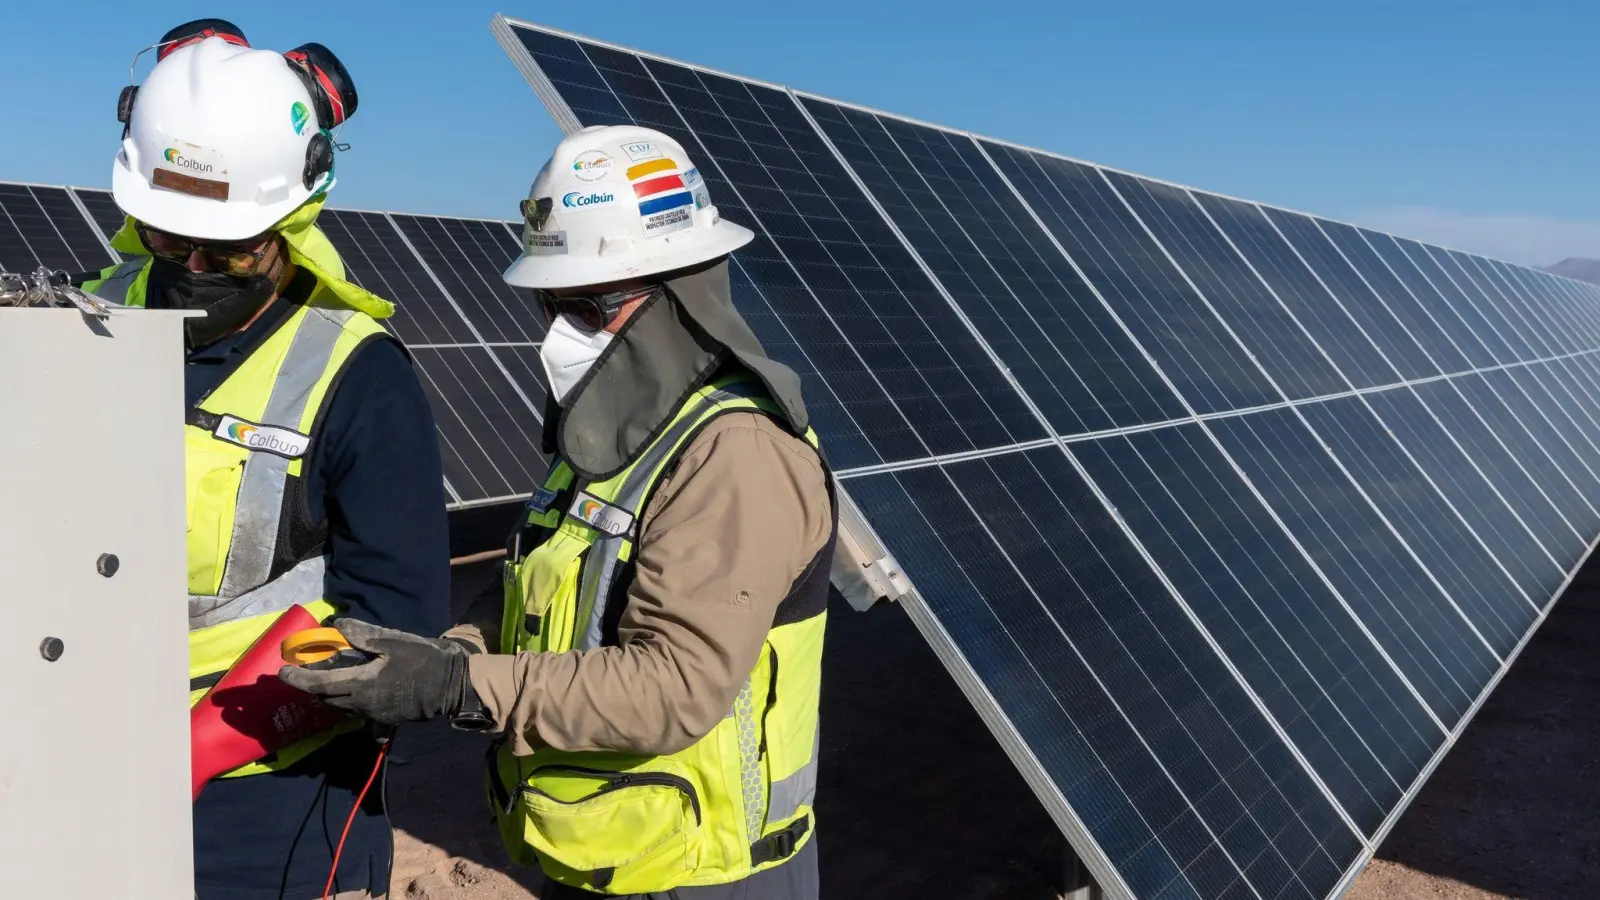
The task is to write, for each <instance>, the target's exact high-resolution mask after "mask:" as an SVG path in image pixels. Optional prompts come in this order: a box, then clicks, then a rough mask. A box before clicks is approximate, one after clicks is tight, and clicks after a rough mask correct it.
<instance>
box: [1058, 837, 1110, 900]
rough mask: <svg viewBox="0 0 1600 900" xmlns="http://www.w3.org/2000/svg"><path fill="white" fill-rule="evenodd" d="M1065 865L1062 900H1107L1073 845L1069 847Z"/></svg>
mask: <svg viewBox="0 0 1600 900" xmlns="http://www.w3.org/2000/svg"><path fill="white" fill-rule="evenodd" d="M1065 863H1066V866H1065V868H1064V870H1063V872H1062V874H1063V876H1064V880H1063V881H1062V885H1061V898H1060V900H1105V896H1106V895H1105V892H1103V891H1101V890H1100V885H1098V884H1095V883H1094V877H1093V876H1092V875H1090V874H1089V870H1088V868H1087V867H1085V866H1084V864H1083V860H1082V859H1079V858H1078V851H1076V850H1074V849H1072V845H1071V844H1068V845H1067V857H1066V860H1065Z"/></svg>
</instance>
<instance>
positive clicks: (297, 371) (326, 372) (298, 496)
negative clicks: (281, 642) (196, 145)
mask: <svg viewBox="0 0 1600 900" xmlns="http://www.w3.org/2000/svg"><path fill="white" fill-rule="evenodd" d="M149 263H150V260H149V258H147V257H146V258H139V259H135V260H131V261H129V262H125V263H122V264H120V265H116V266H111V267H109V268H107V269H105V270H103V271H102V272H101V273H100V274H101V277H100V278H99V279H97V280H94V281H90V282H88V283H86V284H85V285H84V289H85V290H87V291H90V292H91V293H94V294H96V295H97V296H99V297H101V298H102V299H105V300H108V301H110V302H114V303H119V304H122V305H125V306H144V304H145V285H146V283H147V281H148V278H149V272H148V267H149ZM320 287H321V286H320V285H319V291H318V292H317V293H315V294H313V297H312V299H311V301H310V302H307V303H304V304H301V305H300V306H299V307H297V308H296V309H295V310H294V312H292V313H290V314H289V316H288V317H287V318H286V319H285V320H284V322H283V323H282V324H281V325H279V326H278V327H277V328H276V329H275V330H274V331H273V332H272V334H271V335H269V336H268V337H267V339H266V340H265V341H263V342H262V343H261V344H260V346H258V347H256V348H255V349H254V350H253V351H251V353H250V355H249V356H248V357H247V358H246V359H245V361H244V362H243V363H242V364H240V366H239V367H238V368H237V369H236V370H235V371H234V372H233V373H232V374H231V375H229V376H228V377H227V379H225V380H224V381H223V382H222V384H220V385H218V386H217V387H216V388H215V389H214V390H213V391H212V392H211V393H210V394H208V395H207V396H206V397H205V398H204V399H202V400H201V401H200V402H199V404H197V405H196V406H194V407H193V408H191V409H189V410H188V413H187V416H186V421H185V423H184V430H183V433H184V434H183V439H184V460H185V465H184V470H185V489H186V491H185V494H186V500H187V520H186V521H187V525H188V552H189V691H190V693H189V703H190V705H191V706H193V705H194V704H195V703H197V702H199V700H200V698H201V697H202V696H204V695H205V692H206V691H207V690H209V689H210V688H211V687H212V685H214V684H216V683H217V681H219V680H220V679H221V678H222V676H223V674H225V673H226V672H227V670H228V669H229V668H230V667H231V666H232V665H233V664H234V662H235V661H237V660H238V658H239V657H240V656H241V655H243V654H244V652H245V651H246V650H248V649H250V645H251V644H253V643H255V641H256V639H257V638H259V637H260V636H261V635H262V634H263V633H264V632H265V631H266V630H267V629H268V628H269V627H271V625H272V623H273V621H275V620H276V619H277V617H278V615H279V614H280V613H282V612H283V611H284V610H286V609H288V608H289V607H290V606H292V605H294V604H300V605H302V606H305V607H306V608H307V609H308V610H310V612H311V614H312V615H313V616H316V617H317V618H318V619H319V620H323V621H326V620H327V619H328V618H331V617H332V616H333V615H335V614H336V613H338V612H340V611H341V610H340V609H339V607H338V606H336V605H335V604H333V603H331V602H329V601H328V600H327V599H325V598H324V597H323V579H324V575H325V572H326V568H327V557H326V556H325V551H326V535H325V534H319V533H316V531H317V529H316V528H315V527H314V526H313V527H305V526H308V525H312V523H305V522H302V521H300V518H299V517H300V516H301V513H300V511H301V510H302V509H304V498H303V492H304V490H305V488H304V482H303V481H302V480H301V479H302V469H303V466H304V464H305V461H306V459H307V458H308V457H309V456H310V455H311V454H313V453H314V452H315V448H316V447H317V446H318V442H319V440H320V437H321V435H320V434H319V433H318V429H319V427H320V425H321V423H322V411H323V408H324V407H325V406H326V405H327V401H328V399H329V397H330V396H331V394H332V388H333V385H334V384H335V383H337V381H338V378H339V376H340V374H341V373H342V372H343V371H344V367H345V365H346V364H347V363H348V362H349V361H350V359H351V357H352V356H353V355H354V354H355V352H356V350H357V348H359V347H361V346H363V345H364V344H365V343H366V342H367V341H369V340H388V339H392V338H391V337H390V335H389V333H388V332H387V331H386V330H384V328H383V326H382V325H380V324H378V322H377V321H376V320H374V319H373V318H371V317H370V316H368V315H366V314H365V313H361V312H357V311H355V310H352V309H345V308H329V307H324V306H319V305H318V304H317V300H318V298H319V296H320V295H321V290H320ZM291 517H293V518H291ZM296 526H300V527H296ZM360 727H362V723H361V722H360V721H359V720H351V721H350V722H348V723H346V724H344V725H341V726H339V727H338V728H335V729H332V730H329V731H325V732H323V733H321V734H318V735H314V736H312V737H310V738H306V739H305V740H302V741H299V742H296V743H294V744H292V745H290V746H288V747H285V748H282V749H280V750H278V751H277V752H276V753H274V754H272V755H271V756H269V757H267V758H266V759H263V760H258V761H256V762H253V763H249V764H247V765H244V766H241V767H240V768H237V769H234V770H232V771H230V772H227V773H225V774H224V775H222V776H221V777H224V778H232V777H239V776H243V775H254V774H259V773H262V772H270V771H274V770H277V769H282V768H285V767H288V766H290V765H293V764H294V763H295V762H298V761H299V760H301V759H303V758H304V757H305V756H306V755H307V754H309V753H311V752H312V751H314V750H316V749H318V748H319V747H322V746H323V745H325V744H327V743H328V741H330V740H332V739H333V737H334V736H335V735H337V734H340V733H342V732H344V731H350V730H354V729H357V728H360Z"/></svg>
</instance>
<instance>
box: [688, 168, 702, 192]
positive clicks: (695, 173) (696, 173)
mask: <svg viewBox="0 0 1600 900" xmlns="http://www.w3.org/2000/svg"><path fill="white" fill-rule="evenodd" d="M683 183H684V186H685V187H687V188H689V189H690V190H693V189H695V188H697V187H699V186H700V185H702V184H705V179H704V178H701V177H700V170H699V169H690V170H689V171H687V172H685V173H683Z"/></svg>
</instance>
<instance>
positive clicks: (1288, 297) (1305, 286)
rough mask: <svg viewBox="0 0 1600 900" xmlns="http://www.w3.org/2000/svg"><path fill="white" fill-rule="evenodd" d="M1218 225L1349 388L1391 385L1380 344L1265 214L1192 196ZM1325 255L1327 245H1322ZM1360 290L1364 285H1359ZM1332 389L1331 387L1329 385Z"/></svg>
mask: <svg viewBox="0 0 1600 900" xmlns="http://www.w3.org/2000/svg"><path fill="white" fill-rule="evenodd" d="M1194 199H1195V201H1196V202H1198V203H1199V204H1200V206H1201V207H1202V208H1204V209H1205V211H1206V214H1207V215H1209V216H1210V217H1211V220H1212V221H1213V222H1214V223H1215V224H1216V226H1217V228H1218V229H1220V230H1221V231H1222V233H1223V234H1224V235H1225V236H1226V237H1227V239H1228V240H1229V241H1230V242H1232V244H1233V246H1234V247H1235V248H1236V249H1237V250H1238V252H1239V253H1240V254H1242V255H1243V257H1244V259H1245V260H1246V261H1248V263H1249V264H1250V267H1251V268H1252V269H1254V270H1255V272H1256V273H1257V274H1258V275H1259V276H1260V277H1261V279H1262V280H1263V281H1265V282H1266V284H1267V286H1268V287H1269V288H1270V289H1271V290H1272V293H1273V294H1274V295H1275V296H1276V297H1277V299H1278V300H1279V301H1280V302H1281V303H1283V305H1284V307H1285V308H1286V309H1287V310H1288V312H1289V313H1290V314H1291V315H1292V316H1293V317H1294V318H1295V320H1296V321H1297V322H1299V324H1300V326H1301V327H1303V328H1304V329H1305V330H1306V332H1307V334H1308V336H1309V337H1310V339H1311V341H1312V342H1314V343H1315V344H1316V345H1317V347H1318V349H1319V350H1320V351H1321V352H1322V353H1325V354H1327V357H1328V360H1329V361H1330V362H1331V363H1332V365H1333V367H1334V368H1335V369H1336V370H1338V373H1339V374H1340V375H1341V376H1342V377H1343V379H1344V386H1347V387H1349V388H1352V389H1359V388H1368V387H1375V386H1377V385H1380V384H1389V383H1392V382H1393V381H1394V380H1395V378H1396V377H1397V375H1396V373H1395V369H1394V367H1393V366H1391V365H1390V364H1389V362H1388V360H1386V359H1385V358H1384V355H1383V352H1382V350H1381V349H1380V348H1379V344H1378V343H1377V342H1376V341H1374V339H1373V338H1372V336H1371V335H1369V334H1367V333H1366V332H1364V331H1363V330H1361V327H1360V325H1359V323H1358V322H1357V321H1356V320H1355V319H1353V318H1352V316H1351V314H1350V313H1348V312H1346V311H1345V309H1344V307H1343V306H1341V305H1340V302H1339V299H1338V297H1337V295H1336V294H1335V293H1334V290H1335V288H1334V287H1333V286H1330V285H1327V284H1324V283H1323V282H1322V281H1321V280H1320V278H1319V276H1318V274H1317V273H1316V272H1315V271H1313V270H1312V269H1311V268H1310V267H1309V266H1308V265H1307V263H1306V261H1305V260H1303V259H1301V258H1300V256H1299V255H1298V254H1297V253H1296V252H1295V249H1294V248H1293V247H1291V246H1290V245H1289V243H1288V241H1286V240H1284V238H1283V236H1282V235H1281V234H1279V233H1278V231H1277V230H1276V229H1275V228H1273V226H1272V222H1271V221H1270V220H1268V219H1267V216H1266V214H1265V213H1263V212H1262V211H1261V210H1260V209H1258V208H1257V207H1255V206H1252V205H1250V204H1248V203H1244V202H1242V201H1239V200H1230V199H1228V198H1225V197H1215V196H1211V195H1208V194H1200V193H1196V194H1194ZM1322 249H1323V250H1324V252H1327V253H1330V255H1331V251H1330V250H1329V248H1322ZM1363 289H1364V288H1363ZM1330 390H1332V388H1330Z"/></svg>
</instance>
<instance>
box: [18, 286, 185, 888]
mask: <svg viewBox="0 0 1600 900" xmlns="http://www.w3.org/2000/svg"><path fill="white" fill-rule="evenodd" d="M183 319H184V314H183V313H175V312H172V313H169V312H146V311H137V312H135V311H116V312H114V313H113V314H112V315H111V316H110V317H109V318H106V319H96V318H93V317H89V316H85V315H84V314H82V313H80V312H78V311H76V310H73V309H46V308H3V309H0V690H4V692H5V695H6V696H5V699H4V701H3V702H0V716H3V719H0V897H8V898H9V897H15V898H18V900H23V898H35V897H37V898H44V897H61V898H98V897H126V898H133V900H191V898H193V896H194V865H193V845H192V825H191V817H190V805H189V715H188V695H189V685H188V679H189V672H188V658H189V657H188V645H187V628H188V618H187V607H186V605H185V603H184V597H185V596H186V594H187V592H186V590H185V582H186V574H185V565H186V564H185V556H184V527H185V526H184V504H183V498H184V480H183V436H182V432H183V429H182V428H181V427H180V425H179V423H181V422H182V421H183V413H184V407H183V329H182V324H183Z"/></svg>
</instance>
